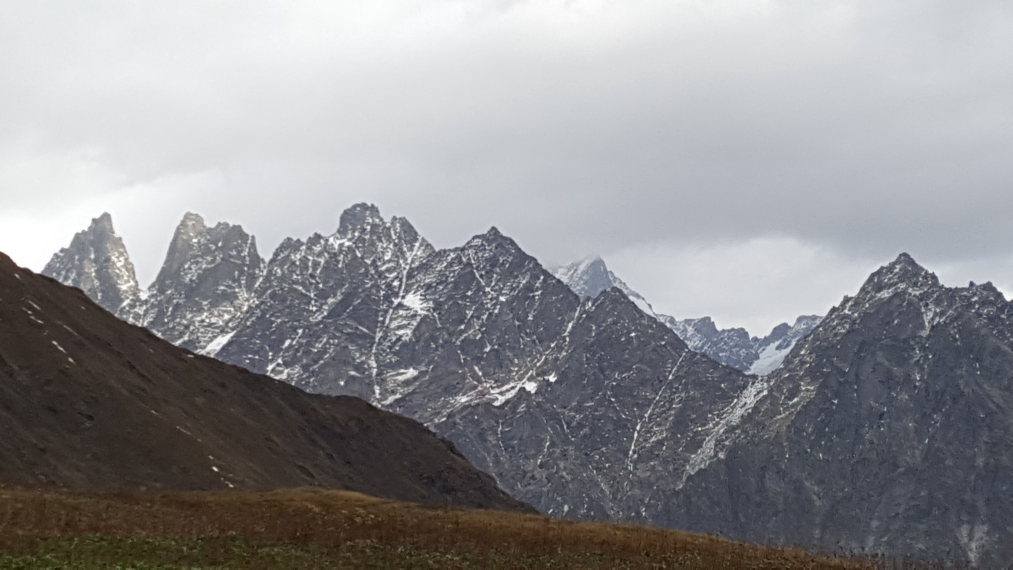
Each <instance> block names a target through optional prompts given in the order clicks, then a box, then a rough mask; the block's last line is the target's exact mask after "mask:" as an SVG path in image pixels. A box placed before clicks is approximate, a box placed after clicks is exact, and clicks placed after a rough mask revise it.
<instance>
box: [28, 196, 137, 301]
mask: <svg viewBox="0 0 1013 570" xmlns="http://www.w3.org/2000/svg"><path fill="white" fill-rule="evenodd" d="M42 272H43V274H45V275H48V276H49V277H52V278H54V279H56V280H58V281H61V282H63V283H66V284H67V285H72V286H74V287H78V288H80V289H81V290H83V291H84V292H85V293H87V294H88V296H89V297H91V298H92V299H94V300H95V301H96V302H98V303H99V304H100V305H102V307H104V308H105V309H107V310H109V311H112V312H116V311H117V310H119V308H120V307H121V306H123V305H124V304H127V303H130V302H132V301H134V300H136V299H137V298H138V297H139V296H140V288H139V287H138V285H137V277H136V275H135V273H134V264H133V263H132V262H131V261H130V256H129V255H128V254H127V248H126V246H125V245H124V244H123V240H122V239H120V237H119V236H118V235H116V231H115V230H114V229H113V219H112V216H110V215H109V214H108V213H103V214H102V215H101V216H99V217H97V218H94V219H92V221H91V224H90V225H89V226H88V229H86V230H84V231H81V232H78V233H77V234H75V235H74V239H73V240H72V241H71V243H70V246H68V247H65V248H63V249H61V250H60V251H59V252H57V253H56V254H55V255H54V256H53V257H52V259H50V261H49V263H48V264H46V267H45V269H43V271H42Z"/></svg>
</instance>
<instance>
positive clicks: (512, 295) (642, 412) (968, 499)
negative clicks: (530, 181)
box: [45, 204, 1013, 567]
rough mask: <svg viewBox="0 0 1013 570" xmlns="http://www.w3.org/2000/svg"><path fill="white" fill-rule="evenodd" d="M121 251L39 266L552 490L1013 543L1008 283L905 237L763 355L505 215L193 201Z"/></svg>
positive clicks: (979, 553) (583, 501)
mask: <svg viewBox="0 0 1013 570" xmlns="http://www.w3.org/2000/svg"><path fill="white" fill-rule="evenodd" d="M224 236H232V237H231V239H226V238H225V237H224ZM128 260H129V257H128V256H127V255H126V251H125V249H124V248H123V244H122V241H121V240H119V239H118V238H116V237H115V233H114V232H113V231H112V228H111V222H110V221H109V220H108V219H107V218H106V217H102V218H98V219H96V220H95V221H94V222H93V224H92V226H91V228H89V229H88V230H86V231H85V232H82V233H81V234H78V235H77V236H76V237H75V238H74V242H73V243H72V244H71V246H70V247H68V248H66V249H64V250H62V251H61V252H59V253H58V254H57V255H56V256H55V257H54V258H53V260H52V262H51V263H50V264H49V265H48V266H47V268H46V270H45V272H46V273H47V274H49V275H52V276H53V277H56V278H57V279H60V280H62V281H64V282H67V283H68V284H71V285H75V286H78V287H81V288H82V289H83V290H84V291H85V292H86V293H87V294H88V295H89V296H91V297H93V298H95V299H97V300H99V302H102V303H104V306H106V307H107V308H109V309H110V310H112V311H113V312H115V313H116V314H118V315H119V316H121V317H122V318H124V319H127V320H130V321H131V322H134V323H137V324H141V325H144V326H147V327H150V328H151V330H152V331H154V332H155V333H156V334H158V335H160V336H163V337H164V338H166V339H168V340H172V341H173V342H177V343H178V344H180V345H181V346H184V347H188V348H192V349H194V350H197V351H200V352H202V353H204V354H208V355H214V356H215V357H217V358H219V359H222V360H224V361H226V362H230V363H233V364H238V365H240V366H243V367H246V368H248V369H250V370H253V371H255V372H261V373H266V374H269V375H271V376H273V377H275V378H279V379H282V380H285V381H286V382H288V383H291V384H293V385H295V386H298V387H300V388H303V389H305V390H308V391H311V392H319V393H324V394H350V395H356V396H360V397H362V398H364V399H367V400H369V401H371V402H373V403H374V404H376V405H379V406H381V407H383V408H385V409H388V410H391V411H395V412H398V413H403V414H405V415H408V416H409V417H413V418H415V419H417V420H419V421H421V422H424V423H425V424H426V425H428V426H429V427H431V428H432V429H433V430H434V431H436V432H437V433H438V434H440V435H442V436H444V437H446V438H448V439H449V440H450V441H452V442H453V444H454V445H455V446H456V447H457V449H459V450H460V451H461V452H462V453H463V454H464V455H465V457H467V458H468V459H469V460H471V461H472V462H473V463H474V464H475V465H476V466H478V467H479V468H480V469H482V470H484V471H487V472H488V473H490V474H492V475H493V476H494V477H495V479H496V481H497V482H498V483H499V484H500V485H501V486H502V488H503V489H505V490H506V491H507V492H508V493H510V494H511V495H512V496H513V497H515V498H516V499H519V500H522V501H525V502H527V503H530V504H532V505H534V506H535V507H536V508H538V509H539V510H541V511H543V512H546V513H549V514H556V515H567V516H573V517H578V518H596V519H611V520H639V521H646V522H651V523H655V524H661V525H668V526H677V527H681V528H687V529H696V530H702V531H706V532H714V533H720V534H724V535H728V536H731V537H734V538H746V539H750V540H755V541H760V542H766V541H772V542H779V543H785V544H798V545H802V546H812V547H817V548H821V549H827V550H835V551H836V550H838V549H844V550H847V551H849V552H850V551H862V550H865V551H876V552H887V553H891V554H903V555H912V556H916V557H924V558H926V559H933V560H946V561H950V562H953V563H956V564H967V563H971V564H976V565H981V566H986V567H993V566H1006V565H1008V564H1010V563H1013V551H1011V550H1010V547H1008V546H1007V545H1009V544H1013V529H1011V526H1010V525H1009V524H1008V523H1006V522H1005V521H1008V520H1013V505H1011V504H1010V499H1009V498H1008V497H1009V496H1010V495H1009V493H1008V491H1009V489H1010V487H1011V485H1013V475H1011V474H1013V471H1011V470H1010V469H1009V462H1010V458H1011V457H1013V454H1011V451H1013V425H1010V419H1009V418H1011V417H1013V413H1011V412H1013V408H1011V406H1013V383H1011V378H1010V374H1011V372H1010V371H1011V370H1013V362H1010V359H1011V358H1013V329H1011V328H1010V327H1011V323H1010V322H1009V314H1010V311H1011V309H1010V305H1009V303H1008V302H1007V301H1006V300H1005V299H1004V298H1003V296H1002V295H1001V294H1000V293H999V292H998V291H997V290H996V289H995V288H994V287H992V286H991V285H989V284H985V285H974V284H972V285H971V286H969V287H966V288H948V287H945V286H943V285H941V284H940V283H939V281H938V279H936V277H935V276H934V275H932V274H931V273H930V272H928V271H927V270H925V269H924V268H922V267H920V266H919V265H918V264H917V263H915V262H914V260H913V259H911V258H910V256H907V255H906V254H902V255H900V256H899V257H898V258H897V259H896V260H894V261H893V262H891V263H889V264H887V265H886V266H884V267H883V268H881V269H880V270H878V271H877V272H876V273H874V274H873V275H872V276H870V278H869V280H868V281H867V282H866V284H865V285H864V286H863V287H862V289H861V290H860V291H859V292H858V293H857V294H856V295H855V296H854V297H847V298H845V299H844V300H843V301H842V302H841V304H839V305H838V306H837V307H835V308H833V309H832V310H831V311H830V312H829V313H828V315H827V316H826V317H825V318H823V319H819V318H818V317H804V318H801V319H799V320H797V321H796V326H795V327H792V326H789V325H787V324H785V325H782V326H779V327H777V328H776V329H775V331H774V332H773V333H772V335H771V336H769V337H767V339H766V340H767V342H766V343H765V344H763V345H762V346H763V349H762V350H757V349H756V348H755V346H754V347H753V348H751V349H750V350H752V351H753V353H755V354H759V353H763V352H766V355H767V358H766V360H764V361H763V362H766V363H767V364H765V366H768V367H769V368H770V371H769V372H768V373H767V374H766V375H763V376H758V375H751V374H746V373H745V372H743V371H742V370H741V368H747V363H746V362H744V361H743V362H739V363H738V367H737V368H736V367H732V366H727V365H725V364H722V363H720V362H717V361H716V360H715V359H712V358H711V357H710V356H708V355H707V354H705V353H703V352H698V351H694V350H692V349H691V348H690V346H688V345H687V342H684V339H685V338H689V339H691V340H692V339H693V338H694V337H693V336H692V334H691V333H692V332H693V331H697V332H698V333H699V334H700V336H704V333H705V332H711V331H712V329H713V330H716V327H714V325H713V322H710V321H709V320H698V321H694V322H690V323H689V324H687V325H686V327H685V329H684V330H683V331H682V332H681V333H680V334H676V331H675V330H673V328H676V327H675V325H673V324H672V323H670V322H664V319H663V318H659V317H658V316H657V315H655V314H653V310H647V311H645V308H646V309H650V305H649V304H648V303H647V302H646V300H644V299H643V297H641V296H639V295H635V294H634V293H631V292H630V290H629V288H628V287H626V286H625V285H624V284H621V281H620V280H618V278H615V276H614V275H611V273H610V272H607V268H605V267H604V263H601V264H593V263H592V264H585V265H587V266H588V267H587V268H586V269H587V270H584V271H580V270H570V271H568V272H564V271H557V272H556V275H553V273H552V272H549V271H547V270H546V269H545V268H543V267H542V266H541V264H540V263H539V262H538V261H537V260H535V259H534V258H532V257H531V256H529V255H527V254H526V253H525V252H524V251H522V250H521V249H520V248H519V247H518V246H517V244H516V243H515V242H514V241H513V240H511V239H510V238H508V237H506V236H504V235H502V234H501V233H500V232H499V231H498V230H496V229H495V228H492V229H490V230H489V231H487V232H486V233H484V234H480V235H477V236H475V237H473V238H472V239H471V240H469V241H468V242H467V243H465V244H464V245H462V246H460V247H456V248H448V249H436V248H434V247H433V246H432V245H431V244H429V243H428V242H427V241H426V240H425V239H424V238H423V237H422V236H420V235H419V234H418V232H416V231H415V229H414V228H413V227H412V226H411V224H410V223H409V222H408V221H407V220H405V219H403V218H398V217H394V218H391V219H389V220H387V219H384V218H382V217H381V216H380V214H379V212H378V211H377V209H376V208H375V207H373V206H370V205H367V204H357V205H355V206H353V207H351V208H349V209H348V210H346V211H345V212H344V213H343V214H342V215H341V217H340V223H339V226H338V229H337V230H336V231H335V232H334V233H331V234H328V235H320V234H314V235H311V236H309V237H308V238H306V239H287V240H285V241H284V242H282V244H281V245H279V247H278V248H277V249H276V250H275V251H274V253H273V254H272V256H271V258H270V259H269V260H267V261H264V260H263V259H262V258H260V256H259V254H257V252H256V244H255V241H254V240H253V238H252V237H250V236H248V235H247V234H246V233H245V232H244V231H243V230H242V228H239V227H238V226H231V225H228V224H217V225H215V226H213V227H210V228H209V227H207V226H206V225H205V224H204V223H203V221H201V220H200V219H199V217H197V216H194V215H187V216H186V217H185V218H184V220H183V222H182V223H181V224H180V227H179V228H178V229H177V231H176V235H175V237H174V238H173V241H172V244H171V245H170V249H169V251H168V254H167V256H166V263H165V265H164V266H163V269H162V271H161V272H160V273H159V276H158V278H156V281H155V283H153V284H152V285H151V286H150V287H149V288H148V289H147V290H145V291H140V290H138V289H137V288H136V279H133V275H132V272H130V271H128V270H127V268H129V264H128V263H127V261H128ZM591 265H600V267H599V268H597V269H596V268H592V267H590V266H591ZM592 269H593V270H594V271H598V269H604V270H605V272H606V277H609V281H610V283H611V286H610V287H609V288H605V286H602V285H601V283H602V280H598V279H597V278H595V273H594V271H591V270H592ZM598 273H599V275H600V273H601V271H598ZM557 275H558V276H560V277H564V278H565V281H566V282H565V283H564V281H563V280H560V279H559V278H557ZM606 286H608V285H607V284H606ZM596 288H598V289H600V290H598V291H595V290H594V289H596ZM624 288H625V289H626V290H627V291H624V290H623V289H624ZM575 290H576V292H575ZM673 321H674V319H673ZM683 322H684V323H685V321H683ZM806 329H809V330H806ZM793 330H794V331H796V332H794V333H793V332H792V331H793ZM701 331H702V332H701ZM743 333H744V331H743ZM680 336H681V337H682V338H680ZM745 336H746V337H747V338H748V334H747V335H745ZM697 346H698V348H700V347H701V346H702V345H699V344H698V345H697ZM729 346H731V345H729ZM740 346H744V345H740ZM772 347H773V348H772ZM782 357H783V364H782V365H781V366H780V367H774V366H772V364H773V363H775V362H776V361H777V360H778V359H780V358H782ZM758 362H761V361H760V360H759V357H757V358H755V359H754V360H753V361H752V362H751V363H748V368H753V367H754V366H757V363H758ZM765 372H766V370H765Z"/></svg>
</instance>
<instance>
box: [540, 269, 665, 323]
mask: <svg viewBox="0 0 1013 570" xmlns="http://www.w3.org/2000/svg"><path fill="white" fill-rule="evenodd" d="M552 273H553V274H554V275H555V276H556V277H557V278H558V279H559V280H560V281H562V282H563V283H566V284H567V285H568V286H569V287H570V289H572V290H573V292H574V293H576V294H578V295H580V296H581V297H582V298H587V299H593V298H595V297H597V296H598V295H599V294H601V292H602V291H608V290H609V289H611V288H613V287H615V288H617V289H619V290H620V291H622V292H623V293H625V294H626V296H627V297H629V299H630V300H631V301H633V302H634V303H635V304H636V305H637V307H639V308H640V310H641V311H643V312H645V313H647V314H648V315H651V316H656V315H655V313H654V308H653V307H651V304H650V303H648V302H647V299H645V298H644V297H643V295H641V294H640V293H637V292H636V291H634V290H633V288H632V287H630V286H629V285H627V284H626V282H625V281H623V280H622V279H620V278H619V277H618V276H617V275H616V274H615V273H613V272H612V270H610V269H609V268H608V266H607V265H605V261H604V260H603V259H602V258H601V257H599V256H597V255H592V256H589V257H586V258H584V259H581V260H580V261H574V262H573V263H570V264H568V265H564V266H562V267H556V268H554V269H553V270H552Z"/></svg>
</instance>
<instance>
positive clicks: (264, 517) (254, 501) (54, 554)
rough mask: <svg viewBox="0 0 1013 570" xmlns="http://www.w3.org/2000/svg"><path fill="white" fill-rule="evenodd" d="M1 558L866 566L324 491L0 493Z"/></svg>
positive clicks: (181, 563) (88, 563)
mask: <svg viewBox="0 0 1013 570" xmlns="http://www.w3.org/2000/svg"><path fill="white" fill-rule="evenodd" d="M0 553H3V554H4V555H6V556H7V558H6V559H4V558H0V566H2V565H3V563H4V560H6V561H7V562H8V564H9V565H11V566H18V567H24V568H44V567H49V566H46V565H45V564H46V563H49V562H53V561H56V562H55V563H59V564H64V567H68V568H93V567H94V568H98V567H103V565H106V564H109V565H112V564H114V563H115V564H127V565H131V564H132V566H131V567H139V568H149V567H150V568H155V567H159V568H176V567H193V566H205V567H244V568H245V567H251V568H253V567H264V568H270V567H279V565H280V566H288V567H293V568H294V567H307V566H311V567H332V568H344V567H348V568H352V567H364V566H365V567H377V568H380V567H392V566H396V567H417V568H477V567H483V568H485V567H489V568H532V567H540V568H707V569H712V568H716V569H719V568H756V569H760V568H770V569H775V568H777V569H792V568H862V567H865V566H863V565H862V564H860V563H858V562H855V561H847V560H839V559H829V558H820V557H815V556H812V555H810V554H806V553H804V552H800V551H797V550H791V549H781V548H770V547H761V546H753V545H746V544H739V543H734V542H730V541H726V540H723V539H719V538H715V537H711V536H705V535H700V534H693V533H686V532H676V531H670V530H664V529H660V528H655V527H647V526H635V525H615V524H598V523H578V522H572V521H564V520H558V519H551V518H548V517H543V516H537V515H524V514H517V513H508V512H498V511H480V510H461V509H438V508H431V507H424V506H419V505H414V504H407V503H399V502H394V501H387V500H382V499H377V498H373V497H368V496H365V495H360V494H357V493H351V492H344V491H324V490H317V489H289V490H279V491H266V492H248V491H229V492H187V493H133V494H80V493H52V492H41V491H22V490H0ZM40 560H42V561H43V562H42V563H40V562H39V561H40ZM12 561H13V562H12ZM46 561H49V562H46ZM33 563H34V564H35V565H32V564H33ZM74 564H77V566H75V565H74Z"/></svg>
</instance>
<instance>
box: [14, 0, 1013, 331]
mask: <svg viewBox="0 0 1013 570" xmlns="http://www.w3.org/2000/svg"><path fill="white" fill-rule="evenodd" d="M1011 29H1013V8H1011V5H1010V4H1009V3H1006V2H999V1H995V2H977V3H974V4H962V5H958V4H955V3H952V2H943V1H930V2H885V3H884V2H872V1H864V0H854V1H829V0H827V1H819V2H794V1H789V0H783V1H759V2H757V1H745V0H743V1H724V0H715V1H710V2H702V1H689V0H686V1H677V2H672V1H646V0H645V1H632V2H610V1H604V0H602V1H581V0H572V1H562V0H560V1H540V2H523V1H517V2H507V1H485V2H482V1H474V0H470V1H452V0H434V1H429V2H421V1H418V2H412V1H408V2H405V1H400V2H383V1H379V2H369V3H351V2H348V3H345V2H336V3H329V4H328V3H324V4H321V3H317V2H287V3H279V4H269V3H260V4H254V3H248V2H194V3H186V2H172V3H160V4H137V3H131V2H89V3H79V2H46V3H43V2H24V3H6V4H4V5H2V6H0V105H2V107H3V108H4V110H5V112H4V113H2V114H0V193H2V195H0V197H2V198H3V206H4V207H3V210H2V212H0V249H3V250H5V251H7V252H9V253H11V254H13V255H15V257H16V259H18V260H19V261H20V262H21V263H25V264H29V265H31V266H34V267H39V266H41V265H42V264H43V263H44V262H45V259H46V258H47V257H48V255H49V254H50V253H51V252H52V251H53V250H54V249H56V248H57V247H59V246H60V245H63V244H64V243H66V242H67V241H68V240H69V238H70V235H71V234H73V232H74V231H76V230H77V229H79V228H80V227H81V226H83V225H85V224H86V223H87V221H88V219H89V218H90V217H92V216H94V215H97V214H98V213H99V212H101V211H103V210H110V211H111V212H112V213H113V214H114V216H115V218H116V222H117V225H118V226H119V228H120V230H121V233H123V234H124V235H125V237H126V239H127V241H128V246H129V247H130V248H131V250H132V253H133V254H134V256H135V257H136V258H138V259H137V263H138V266H139V268H140V269H141V273H142V278H145V279H146V278H150V276H152V275H153V274H154V271H155V267H156V266H157V264H158V263H159V262H160V257H161V255H162V253H163V250H164V247H165V245H166V243H167V241H168V236H169V235H170V234H171V231H172V228H173V225H174V224H175V222H176V221H177V220H178V218H179V217H180V216H181V215H182V213H183V212H184V211H186V210H196V211H199V212H201V213H203V214H204V215H205V216H207V217H209V218H212V219H228V220H230V221H237V222H241V223H244V225H246V226H247V227H248V228H249V229H250V230H251V231H253V232H255V233H256V234H257V235H258V237H259V238H260V241H261V244H262V247H263V249H265V250H267V251H270V249H271V248H272V247H273V245H274V244H275V243H277V242H278V241H279V240H280V239H281V238H282V237H284V236H286V235H295V236H302V235H306V234H309V233H311V232H313V231H321V232H328V231H331V230H332V229H333V228H334V226H335V225H336V220H337V216H338V214H339V212H340V211H341V210H342V209H343V208H344V207H345V206H347V205H349V204H350V203H352V202H354V201H360V200H367V201H372V202H376V203H377V204H378V205H380V206H381V208H382V209H383V210H384V211H385V213H387V214H399V215H406V216H408V217H409V218H410V219H412V220H413V221H414V222H415V223H416V224H417V225H418V226H419V228H420V230H422V231H423V233H425V234H426V235H428V236H431V238H432V239H433V240H434V241H435V242H436V243H437V244H438V245H443V246H449V245H455V244H457V243H460V242H462V241H464V240H465V239H467V237H468V236H470V235H472V234H475V233H479V232H481V231H484V230H485V229H486V228H487V227H488V226H489V225H493V224H495V225H497V226H498V227H500V228H501V229H502V230H503V231H504V232H506V233H508V234H510V235H512V236H514V237H515V238H516V239H517V240H518V241H519V242H520V243H521V245H522V246H524V247H525V248H526V249H528V250H529V251H530V252H532V253H533V254H535V255H537V256H539V257H540V258H542V259H543V260H545V261H546V262H563V261H567V260H569V259H571V258H574V257H579V256H582V255H584V254H586V253H589V252H597V253H601V254H603V255H604V256H605V257H606V258H607V260H609V261H610V262H611V263H612V264H613V265H615V266H616V268H617V269H619V270H620V272H621V273H622V274H623V275H624V277H625V278H627V281H629V282H630V283H631V285H634V286H637V287H639V288H640V289H642V290H643V292H644V293H645V295H647V296H648V298H649V299H651V300H652V302H653V303H654V304H655V305H657V306H658V307H659V308H660V309H663V310H665V311H668V312H671V313H674V314H677V315H680V316H693V315H696V314H702V313H709V314H712V315H715V316H716V317H717V318H718V319H719V323H720V324H728V325H731V324H746V325H749V326H750V327H752V328H753V329H760V328H766V327H767V326H769V325H772V324H773V322H774V321H776V320H783V319H790V318H793V317H794V315H795V314H797V313H801V312H821V311H824V310H826V309H827V308H828V307H829V305H830V304H832V303H834V302H836V301H837V300H839V298H840V296H841V295H842V294H844V293H847V292H849V291H851V290H853V288H854V287H855V284H856V283H860V282H861V278H862V277H864V273H865V272H867V271H868V270H869V269H871V268H874V267H875V266H876V265H878V264H880V263H883V262H885V261H888V260H889V259H892V257H893V256H894V255H896V253H897V252H899V251H901V250H908V251H911V252H912V253H914V254H915V255H916V256H918V258H919V260H921V261H923V262H925V263H927V264H928V265H929V266H930V267H933V268H936V269H939V270H940V272H941V274H942V275H943V276H944V278H945V277H947V276H948V275H949V276H951V277H952V279H955V280H966V279H968V278H975V279H977V280H986V279H993V280H996V281H998V282H1000V284H1002V283H1004V282H1010V283H1013V263H1010V261H1013V260H1011V259H1010V258H1011V257H1013V246H1011V245H1010V244H1011V243H1013V224H1011V223H1010V215H1009V213H1010V212H1013V191H1011V187H1010V183H1011V180H1013V34H1011V33H1009V32H1010V30H1011ZM735 267H738V268H742V267H749V268H750V273H749V274H744V273H742V272H736V271H735V270H734V268H735ZM730 268H731V269H730ZM980 272H987V274H986V275H983V276H982V275H979V273H980ZM814 291H819V292H820V293H819V294H815V293H813V292H814ZM757 332H759V331H757Z"/></svg>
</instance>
